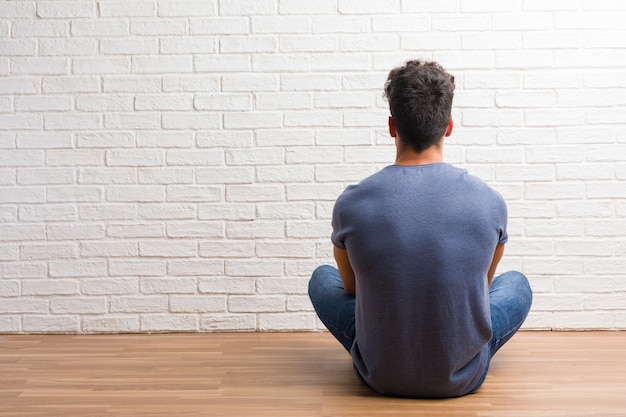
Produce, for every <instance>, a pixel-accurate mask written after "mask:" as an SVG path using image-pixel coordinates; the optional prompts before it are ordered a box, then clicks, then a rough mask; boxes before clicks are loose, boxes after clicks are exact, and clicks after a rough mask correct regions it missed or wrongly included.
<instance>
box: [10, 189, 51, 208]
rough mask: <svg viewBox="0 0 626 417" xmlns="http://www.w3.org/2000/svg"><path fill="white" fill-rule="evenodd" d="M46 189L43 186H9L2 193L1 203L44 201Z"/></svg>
mask: <svg viewBox="0 0 626 417" xmlns="http://www.w3.org/2000/svg"><path fill="white" fill-rule="evenodd" d="M44 200H45V190H44V188H43V187H18V188H9V189H7V190H4V191H3V192H2V193H0V204H6V203H20V204H28V203H43V202H44Z"/></svg>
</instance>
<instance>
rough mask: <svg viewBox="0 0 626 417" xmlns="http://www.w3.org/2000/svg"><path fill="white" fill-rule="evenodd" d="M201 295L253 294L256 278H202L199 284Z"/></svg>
mask: <svg viewBox="0 0 626 417" xmlns="http://www.w3.org/2000/svg"><path fill="white" fill-rule="evenodd" d="M198 287H199V290H200V292H201V293H207V294H253V293H254V292H255V280H254V278H224V277H207V278H200V281H199V284H198Z"/></svg>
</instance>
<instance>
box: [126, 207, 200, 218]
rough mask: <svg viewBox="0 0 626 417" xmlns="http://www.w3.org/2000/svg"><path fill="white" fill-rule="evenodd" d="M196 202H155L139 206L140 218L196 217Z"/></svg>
mask: <svg viewBox="0 0 626 417" xmlns="http://www.w3.org/2000/svg"><path fill="white" fill-rule="evenodd" d="M196 217H197V216H196V206H195V204H184V203H181V204H162V203H161V204H155V205H141V206H140V207H138V218H140V219H146V220H177V219H178V220H187V219H195V218H196Z"/></svg>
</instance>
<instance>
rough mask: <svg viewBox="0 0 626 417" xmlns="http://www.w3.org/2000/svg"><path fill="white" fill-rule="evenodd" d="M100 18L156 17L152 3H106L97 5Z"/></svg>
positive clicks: (154, 6) (154, 5)
mask: <svg viewBox="0 0 626 417" xmlns="http://www.w3.org/2000/svg"><path fill="white" fill-rule="evenodd" d="M98 6H99V10H100V16H101V17H151V16H155V15H156V4H155V3H154V2H152V1H134V2H126V1H124V2H122V1H107V2H103V3H99V4H98Z"/></svg>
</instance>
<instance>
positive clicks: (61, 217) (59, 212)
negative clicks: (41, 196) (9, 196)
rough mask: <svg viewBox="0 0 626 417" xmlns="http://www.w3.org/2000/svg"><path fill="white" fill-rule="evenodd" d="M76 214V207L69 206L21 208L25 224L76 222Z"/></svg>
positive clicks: (20, 216)
mask: <svg viewBox="0 0 626 417" xmlns="http://www.w3.org/2000/svg"><path fill="white" fill-rule="evenodd" d="M76 212H77V210H76V206H73V205H68V204H55V205H51V206H40V205H36V206H20V207H19V218H20V220H21V221H25V222H37V221H45V222H54V221H75V220H76V218H77V216H76Z"/></svg>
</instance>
